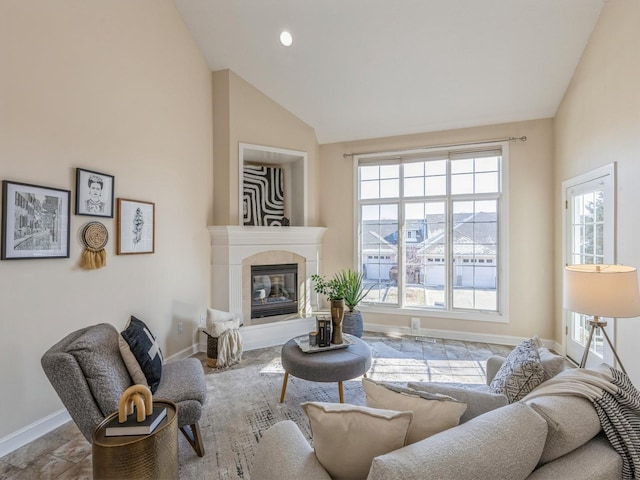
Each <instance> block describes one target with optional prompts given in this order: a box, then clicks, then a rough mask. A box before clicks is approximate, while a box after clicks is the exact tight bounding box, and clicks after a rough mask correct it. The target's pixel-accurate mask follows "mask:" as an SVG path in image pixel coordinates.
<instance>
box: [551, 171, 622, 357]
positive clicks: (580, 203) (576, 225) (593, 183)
mask: <svg viewBox="0 0 640 480" xmlns="http://www.w3.org/2000/svg"><path fill="white" fill-rule="evenodd" d="M613 182H614V175H613V164H611V165H607V166H606V167H603V168H600V169H598V170H595V171H593V172H589V173H587V174H585V175H581V176H580V177H577V178H574V179H571V180H568V181H566V182H564V183H563V187H564V197H565V229H564V232H565V242H566V243H565V259H564V260H565V262H564V263H565V264H603V263H605V264H610V263H615V258H614V251H615V250H614V218H613V217H614V212H615V210H614V198H613ZM589 320H590V317H589V316H587V315H582V314H578V313H575V312H569V311H565V334H566V337H567V338H566V347H567V356H568V357H569V358H571V359H572V360H573V361H575V362H576V363H580V359H581V358H582V355H583V353H584V349H585V345H586V344H587V341H588V339H589V331H590V326H589ZM606 328H607V333H608V334H609V337H611V338H612V339H613V338H614V328H613V322H611V321H610V322H609V324H608V326H607V327H606ZM603 340H604V336H603V335H602V332H601V331H600V330H599V329H598V330H597V331H595V332H594V337H593V341H592V343H591V348H590V352H589V357H588V359H587V366H594V365H597V364H598V363H600V362H602V361H605V362H607V363H613V354H612V352H611V349H610V348H609V345H607V343H606V342H604V341H603Z"/></svg>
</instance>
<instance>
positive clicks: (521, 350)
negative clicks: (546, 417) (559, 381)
mask: <svg viewBox="0 0 640 480" xmlns="http://www.w3.org/2000/svg"><path fill="white" fill-rule="evenodd" d="M544 379H545V377H544V367H543V366H542V362H541V361H540V354H539V353H538V348H537V345H536V343H535V341H534V340H533V339H529V340H524V341H523V342H521V343H520V344H519V345H518V346H517V347H516V348H514V349H513V350H512V351H511V353H510V354H509V356H508V357H507V359H506V360H505V362H504V363H503V364H502V366H501V367H500V370H498V373H496V376H495V377H494V378H493V381H492V382H491V384H490V385H489V391H491V392H492V393H501V394H503V395H506V396H507V398H508V399H509V403H513V402H517V401H518V400H520V399H521V398H523V397H524V396H525V395H526V394H527V393H529V392H530V391H531V390H533V389H534V388H536V387H537V386H538V385H540V384H541V383H542V382H543V381H544Z"/></svg>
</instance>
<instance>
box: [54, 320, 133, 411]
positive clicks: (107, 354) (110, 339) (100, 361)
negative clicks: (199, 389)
mask: <svg viewBox="0 0 640 480" xmlns="http://www.w3.org/2000/svg"><path fill="white" fill-rule="evenodd" d="M119 336H120V335H119V334H118V331H117V330H116V329H115V327H114V326H113V325H110V324H108V323H101V324H99V325H95V326H93V327H91V328H90V329H88V330H87V331H86V332H85V333H84V334H82V335H81V336H80V337H78V338H76V339H75V340H74V341H73V342H72V343H71V344H69V345H68V346H67V348H66V351H67V353H68V354H70V355H71V356H73V357H74V358H75V360H76V362H78V365H79V366H80V369H81V370H82V373H83V374H84V379H85V380H86V382H87V384H88V385H89V390H91V394H92V395H93V398H94V399H95V401H96V403H97V404H98V407H99V408H100V410H101V411H102V414H103V415H104V416H107V415H109V414H111V413H113V412H115V411H117V410H118V402H119V401H120V395H122V392H124V391H125V390H126V389H127V388H128V387H129V386H130V385H131V377H129V372H128V371H127V368H126V367H125V365H124V362H123V361H122V356H121V355H120V346H119V343H118V338H119ZM79 381H82V380H81V379H79Z"/></svg>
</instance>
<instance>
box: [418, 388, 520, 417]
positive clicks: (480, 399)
mask: <svg viewBox="0 0 640 480" xmlns="http://www.w3.org/2000/svg"><path fill="white" fill-rule="evenodd" d="M407 387H409V388H412V389H414V390H418V391H421V392H428V393H440V394H443V395H448V396H450V397H452V398H455V399H456V400H459V401H461V402H464V403H466V404H467V409H466V410H465V411H464V413H463V414H462V416H461V417H460V423H465V422H468V421H469V420H471V419H472V418H475V417H477V416H478V415H482V414H483V413H487V412H489V411H491V410H495V409H496V408H500V407H504V406H505V405H507V404H508V403H509V401H508V400H507V397H506V395H502V394H499V393H491V392H489V390H488V389H487V386H486V385H480V386H478V387H475V388H474V387H471V386H469V385H463V384H447V383H437V382H409V383H408V384H407ZM465 387H468V388H465ZM483 387H484V389H482V388H483ZM481 389H482V390H481Z"/></svg>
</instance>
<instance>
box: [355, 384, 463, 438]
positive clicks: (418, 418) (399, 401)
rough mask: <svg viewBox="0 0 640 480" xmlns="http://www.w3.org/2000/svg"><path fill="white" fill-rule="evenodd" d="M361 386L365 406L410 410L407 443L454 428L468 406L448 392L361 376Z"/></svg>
mask: <svg viewBox="0 0 640 480" xmlns="http://www.w3.org/2000/svg"><path fill="white" fill-rule="evenodd" d="M362 386H363V387H364V393H365V394H366V396H367V406H368V407H373V408H393V409H396V410H401V411H410V412H413V421H412V422H411V425H410V426H409V433H408V435H407V445H409V444H411V443H415V442H417V441H419V440H422V439H424V438H427V437H430V436H431V435H434V434H436V433H438V432H442V431H443V430H447V429H448V428H451V427H455V426H456V425H458V424H459V423H460V417H461V416H462V414H463V413H464V412H465V410H466V409H467V404H466V403H463V402H459V401H458V400H455V399H454V398H452V397H450V396H448V395H442V394H438V393H427V392H420V391H417V390H413V389H410V388H401V387H394V386H392V385H388V384H385V383H379V382H374V381H373V380H369V379H367V378H363V379H362Z"/></svg>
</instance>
